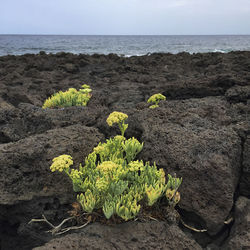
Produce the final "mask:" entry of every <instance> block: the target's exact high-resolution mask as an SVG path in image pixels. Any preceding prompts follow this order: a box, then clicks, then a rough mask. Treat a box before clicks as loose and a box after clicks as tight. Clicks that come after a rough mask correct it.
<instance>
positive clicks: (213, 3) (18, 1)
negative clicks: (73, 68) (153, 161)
mask: <svg viewBox="0 0 250 250" xmlns="http://www.w3.org/2000/svg"><path fill="white" fill-rule="evenodd" d="M0 34H87V35H185V34H250V0H0Z"/></svg>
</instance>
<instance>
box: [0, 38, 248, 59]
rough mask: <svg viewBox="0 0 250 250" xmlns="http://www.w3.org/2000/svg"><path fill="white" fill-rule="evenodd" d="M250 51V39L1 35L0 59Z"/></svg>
mask: <svg viewBox="0 0 250 250" xmlns="http://www.w3.org/2000/svg"><path fill="white" fill-rule="evenodd" d="M235 50H250V35H226V36H225V35H214V36H198V35H195V36H85V35H0V56H4V55H22V54H26V53H32V54H36V53H39V52H40V51H45V52H46V53H58V52H62V51H64V52H71V53H75V54H80V53H81V54H94V53H98V54H110V53H115V54H118V55H120V56H128V57H129V56H135V55H137V56H139V55H145V54H149V53H154V52H165V53H167V52H170V53H179V52H183V51H185V52H189V53H197V52H222V53H226V52H229V51H235Z"/></svg>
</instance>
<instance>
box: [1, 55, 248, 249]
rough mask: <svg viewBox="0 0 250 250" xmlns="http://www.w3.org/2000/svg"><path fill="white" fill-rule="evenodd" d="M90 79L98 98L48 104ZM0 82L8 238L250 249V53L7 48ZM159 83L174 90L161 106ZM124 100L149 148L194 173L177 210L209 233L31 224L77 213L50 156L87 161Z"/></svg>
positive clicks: (27, 244) (39, 243)
mask: <svg viewBox="0 0 250 250" xmlns="http://www.w3.org/2000/svg"><path fill="white" fill-rule="evenodd" d="M83 83H87V84H89V85H90V86H91V88H92V89H93V97H92V98H91V100H90V102H89V104H88V106H87V107H70V108H65V109H54V110H48V109H46V110H44V109H42V108H41V106H42V104H43V102H44V100H45V99H46V98H47V97H49V96H50V95H51V94H53V93H55V92H57V91H59V90H67V89H68V88H69V87H75V88H79V87H80V86H81V85H82V84H83ZM0 87H1V88H0V159H1V161H0V246H1V247H0V249H32V248H36V249H54V248H56V249H66V248H67V249H100V248H101V247H102V248H101V249H248V247H249V248H250V221H249V216H250V52H230V53H228V54H221V53H206V54H200V53H198V54H193V55H190V54H188V53H179V54H177V55H173V54H152V55H150V56H141V57H130V58H123V57H119V56H117V55H114V54H110V55H97V54H96V55H92V56H89V55H73V54H69V53H58V54H55V55H52V54H49V55H47V54H45V53H44V52H40V54H38V55H32V54H26V55H22V56H4V57H0ZM154 93H162V94H164V95H165V96H166V97H167V100H166V101H163V102H162V103H161V104H160V107H159V108H157V109H154V110H151V109H149V108H148V106H149V105H148V104H147V103H146V100H147V99H148V97H149V96H151V95H152V94H154ZM114 110H116V111H121V112H125V113H126V114H128V116H129V119H128V123H129V128H128V131H127V136H128V137H131V136H134V137H136V138H138V139H139V140H140V141H143V142H144V144H145V146H144V148H143V151H142V152H141V153H140V155H139V158H141V159H143V160H144V161H150V162H154V161H155V162H156V164H157V165H158V166H159V167H161V168H164V169H165V170H166V172H167V173H172V174H173V173H176V174H177V176H179V177H183V184H182V186H181V189H180V192H181V201H180V203H179V207H178V211H179V213H180V214H181V216H182V218H183V220H184V221H185V223H187V224H188V225H190V226H192V227H195V228H198V229H202V228H205V229H207V230H208V231H207V232H205V233H197V232H192V231H191V230H189V229H187V228H185V227H183V226H182V225H181V224H179V226H178V225H177V224H176V223H169V222H163V221H161V222H155V221H149V222H144V223H142V222H128V223H124V224H119V225H112V226H107V225H101V224H98V223H93V224H91V225H89V226H88V227H86V228H84V229H82V230H78V231H74V232H72V233H70V234H68V235H62V236H60V237H52V236H51V235H49V234H46V233H44V230H45V229H44V228H45V227H44V225H35V226H34V225H28V222H29V221H30V220H31V219H32V218H39V217H41V215H42V214H45V215H46V216H47V218H48V219H50V220H51V221H53V222H55V223H57V222H60V221H62V220H63V218H65V217H67V211H68V210H69V209H70V204H71V203H72V202H73V201H74V197H75V196H74V193H73V191H72V186H71V183H70V182H69V180H68V179H67V178H66V177H64V176H62V175H60V174H52V173H51V172H50V170H49V166H50V164H51V160H52V159H53V158H54V157H56V156H58V155H60V154H64V153H67V154H71V155H72V156H73V158H74V161H75V163H76V164H78V163H79V162H82V161H83V159H84V158H85V157H86V156H87V155H88V153H89V152H90V151H91V150H92V148H93V147H94V146H96V145H97V144H98V142H99V141H103V140H104V139H105V138H107V137H110V136H112V135H113V132H112V130H111V129H110V128H109V127H108V126H107V124H106V122H105V120H106V118H107V116H108V114H109V113H111V112H112V111H114Z"/></svg>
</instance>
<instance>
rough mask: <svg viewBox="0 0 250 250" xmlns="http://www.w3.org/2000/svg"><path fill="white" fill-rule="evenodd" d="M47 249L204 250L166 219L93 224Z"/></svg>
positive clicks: (59, 239) (51, 244)
mask: <svg viewBox="0 0 250 250" xmlns="http://www.w3.org/2000/svg"><path fill="white" fill-rule="evenodd" d="M34 249H36V250H45V249H89V250H90V249H106V250H109V249H110V250H111V249H124V250H125V249H145V250H146V249H180V250H182V249H194V250H199V249H202V248H201V247H200V246H199V244H197V243H196V242H195V241H194V240H192V239H190V238H189V237H188V236H186V235H185V234H184V233H183V232H182V231H181V230H180V229H179V228H178V227H177V226H175V225H172V226H169V225H166V224H165V223H163V222H151V223H148V222H147V223H137V222H129V223H124V224H120V225H117V226H115V227H114V226H113V227H112V226H104V225H101V224H93V225H90V226H88V227H87V228H85V229H84V230H82V232H79V233H72V234H69V235H67V236H64V237H62V238H57V239H53V240H51V241H50V242H49V243H47V244H45V245H44V246H42V247H37V248H34Z"/></svg>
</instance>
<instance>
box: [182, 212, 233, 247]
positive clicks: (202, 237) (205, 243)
mask: <svg viewBox="0 0 250 250" xmlns="http://www.w3.org/2000/svg"><path fill="white" fill-rule="evenodd" d="M177 211H178V212H179V214H180V216H181V218H182V220H183V221H184V222H185V223H186V224H187V225H189V226H191V227H193V228H195V229H198V230H200V229H206V222H205V221H204V220H203V219H202V218H201V217H200V216H198V215H197V214H195V213H194V212H190V211H186V210H185V209H181V208H179V207H177ZM179 226H180V228H181V229H182V231H183V232H184V233H186V234H187V235H189V236H190V237H191V238H193V239H195V241H196V242H197V243H198V244H199V245H200V246H201V247H202V248H204V249H217V248H220V247H221V246H222V245H223V243H224V242H225V240H226V239H227V238H228V236H229V233H230V229H231V227H232V223H231V224H229V225H226V224H225V225H224V226H223V227H222V229H221V230H220V231H219V232H218V233H217V234H216V235H210V234H209V233H208V232H194V231H192V230H190V229H187V228H186V227H185V226H184V225H183V224H182V223H181V222H180V223H179ZM208 247H209V248H208Z"/></svg>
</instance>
